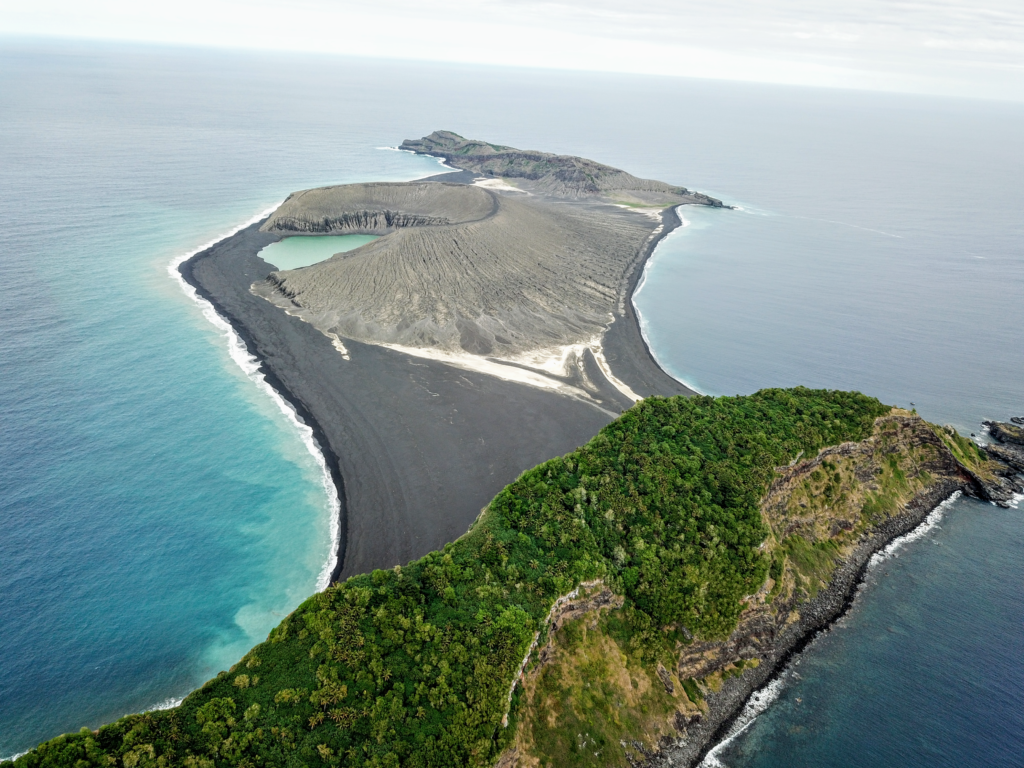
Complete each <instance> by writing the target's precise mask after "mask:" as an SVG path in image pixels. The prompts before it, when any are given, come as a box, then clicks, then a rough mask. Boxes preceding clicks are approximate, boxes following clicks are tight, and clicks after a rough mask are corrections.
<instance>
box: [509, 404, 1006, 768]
mask: <svg viewBox="0 0 1024 768" xmlns="http://www.w3.org/2000/svg"><path fill="white" fill-rule="evenodd" d="M1000 471H1001V469H1000V466H999V465H997V464H995V463H994V462H991V461H988V460H987V459H986V457H985V455H984V454H983V453H982V452H980V451H978V450H977V449H976V448H974V447H973V444H970V443H968V442H967V441H965V440H964V439H963V438H960V437H959V436H958V435H956V434H955V433H953V434H950V433H949V432H946V431H945V430H942V429H938V428H936V427H934V426H933V425H930V424H928V423H927V422H925V421H923V420H922V419H920V418H919V417H917V416H916V415H915V414H911V413H907V412H905V411H899V410H894V411H893V412H892V413H891V414H889V415H888V416H884V417H882V418H879V419H878V420H877V421H876V423H875V428H874V433H873V434H872V435H871V437H869V438H868V439H866V440H863V441H861V442H856V443H844V444H842V445H838V446H834V447H830V448H826V449H824V450H822V451H821V452H820V453H819V454H818V455H817V456H814V457H809V458H803V459H802V460H797V461H795V462H794V463H793V464H792V465H790V466H786V467H780V468H778V469H777V471H776V477H775V479H774V481H773V482H772V484H771V486H770V488H769V490H768V493H767V494H766V495H765V497H764V499H763V500H762V504H761V511H762V515H763V518H764V520H765V522H766V524H767V525H768V527H769V529H770V531H771V533H770V536H769V538H768V540H767V541H766V542H765V544H764V549H766V550H767V551H768V552H770V553H771V556H772V567H771V570H770V572H769V577H768V579H767V580H766V581H765V583H764V584H763V585H762V586H761V588H760V590H758V591H757V592H756V594H753V595H751V596H750V597H748V598H747V600H746V607H745V609H744V611H743V613H742V614H741V616H740V620H739V622H738V624H737V626H736V628H735V629H734V630H733V631H732V632H731V633H730V634H729V636H728V637H725V638H703V637H693V636H692V635H690V633H689V632H687V631H686V630H685V628H682V629H683V630H684V634H685V635H687V636H689V641H688V642H686V643H679V644H677V645H675V647H674V648H672V649H667V650H665V649H663V650H662V651H661V652H660V653H659V652H658V651H657V650H654V651H653V652H652V649H656V645H655V644H653V643H650V642H649V641H645V640H644V639H643V638H638V637H636V636H635V635H634V636H630V634H629V633H627V632H624V630H623V628H624V626H625V624H626V622H625V621H624V618H625V617H624V615H623V610H628V608H627V609H615V608H611V609H608V606H607V605H603V606H599V607H602V608H605V609H606V610H603V611H595V612H593V613H592V614H590V615H587V616H582V615H576V616H574V617H573V619H571V620H569V621H566V622H563V626H562V629H561V630H560V631H559V632H556V633H554V634H553V636H552V638H551V640H550V641H549V643H548V646H546V651H545V654H544V655H543V656H539V657H538V658H537V660H536V663H535V665H534V666H533V667H532V668H531V670H530V671H529V672H528V674H527V677H526V682H525V685H524V692H523V702H524V709H523V715H522V718H521V719H520V722H519V726H518V731H517V734H516V740H515V743H514V745H513V747H512V748H511V749H510V750H509V751H508V752H506V754H505V755H504V756H503V760H502V763H501V765H502V766H503V768H512V766H543V765H549V764H551V765H562V764H566V765H568V764H577V762H578V760H576V759H574V758H575V757H576V756H577V755H579V754H580V753H581V752H582V751H583V750H586V751H588V752H589V754H588V755H587V759H586V761H585V762H584V763H579V764H587V765H607V766H625V765H627V764H630V765H635V764H638V763H644V762H649V763H651V764H658V765H661V764H666V765H667V764H670V763H671V764H672V765H692V764H694V763H695V762H696V761H697V760H698V759H699V757H700V756H701V755H702V754H703V751H704V750H705V749H706V748H707V747H708V746H710V745H711V743H713V739H714V738H715V736H716V734H717V733H718V731H719V729H720V728H721V727H722V726H723V724H725V723H727V721H728V719H729V718H730V717H731V716H732V715H733V714H734V713H735V712H737V711H738V709H739V708H741V707H742V705H743V703H744V701H745V699H746V697H747V696H748V695H749V694H750V693H751V692H752V691H753V690H755V689H756V688H757V687H759V686H761V685H763V684H764V683H765V682H766V681H767V680H768V678H769V677H770V675H771V674H772V672H773V671H774V670H775V669H777V668H778V666H779V665H780V664H782V663H783V662H784V661H785V659H786V658H787V656H788V654H789V653H791V652H792V651H793V650H794V649H795V648H797V647H798V645H799V644H800V643H801V642H802V641H803V640H804V638H806V637H807V636H808V635H809V634H810V633H813V632H814V631H815V630H817V629H819V628H821V627H823V626H826V625H827V624H828V623H829V622H830V621H832V620H833V618H834V617H835V616H837V615H838V614H839V613H840V612H841V611H842V610H843V609H844V608H845V606H846V605H847V601H848V599H849V595H850V594H851V593H852V590H853V589H854V587H855V586H856V583H857V581H858V580H859V576H860V573H861V571H862V569H863V567H864V566H865V564H866V563H867V561H868V559H869V558H870V556H871V555H872V554H873V553H874V552H875V551H877V550H878V549H880V548H882V547H884V546H885V544H886V543H887V542H888V541H890V540H891V539H892V538H894V537H896V536H898V535H900V534H902V533H905V532H906V531H909V530H910V529H912V528H913V527H914V526H916V525H917V524H918V523H919V522H920V521H921V520H923V518H924V517H925V516H926V515H927V514H928V512H930V511H931V510H932V509H933V508H934V506H935V505H936V504H938V503H939V502H941V501H942V500H943V499H944V498H946V497H948V496H949V495H950V494H952V493H953V492H954V491H957V490H963V491H967V492H970V493H975V494H977V495H982V496H985V495H986V493H987V492H988V491H987V490H986V488H985V487H984V486H983V485H982V483H981V482H980V481H979V480H978V477H979V476H993V475H998V473H999V472H1000ZM988 490H991V487H989V489H988ZM560 760H561V761H562V762H560Z"/></svg>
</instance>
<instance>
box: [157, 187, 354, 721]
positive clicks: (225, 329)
mask: <svg viewBox="0 0 1024 768" xmlns="http://www.w3.org/2000/svg"><path fill="white" fill-rule="evenodd" d="M282 202H284V201H283V200H282V201H281V202H278V203H275V204H274V205H272V206H270V207H269V208H267V209H266V210H264V211H262V212H260V213H258V214H256V215H255V216H253V217H252V218H251V219H249V220H247V221H245V222H244V223H242V224H240V225H238V226H237V227H235V228H234V229H232V230H231V231H229V232H226V233H224V234H222V235H219V236H217V237H215V238H214V239H213V240H210V241H209V242H207V243H204V244H203V245H201V246H199V247H198V248H196V249H195V250H192V251H189V252H188V253H185V254H182V255H180V256H175V257H174V258H173V259H172V260H171V263H170V264H168V265H167V272H168V274H169V275H170V276H171V277H172V278H173V279H174V280H176V281H177V283H178V285H179V286H181V289H182V290H183V291H184V292H185V295H186V296H188V297H189V298H190V299H192V300H193V301H194V302H195V303H196V305H197V306H198V307H199V308H200V310H202V313H203V317H205V318H206V319H207V320H208V321H209V322H210V323H211V324H212V325H213V326H214V327H215V328H217V330H219V331H221V332H222V333H223V335H224V338H225V340H226V341H227V346H228V354H229V355H230V356H231V359H232V360H233V361H234V362H235V363H236V364H237V365H238V367H239V368H241V369H242V372H243V373H244V374H245V375H246V377H247V378H248V379H249V380H250V381H252V382H253V383H254V384H256V386H257V387H258V388H259V389H260V390H261V391H262V392H264V393H266V394H267V395H268V396H269V397H270V399H271V400H273V401H274V403H275V404H276V405H277V407H278V408H279V409H280V411H281V413H282V414H284V416H285V418H287V419H288V421H290V422H291V423H292V425H293V426H294V427H295V429H296V430H298V433H299V435H300V437H301V438H302V443H303V445H305V446H306V449H307V450H308V451H309V453H310V455H311V456H312V457H313V459H314V461H316V463H317V466H318V467H319V468H320V473H321V479H322V483H323V488H324V493H325V494H326V495H327V502H328V507H329V515H330V520H329V523H330V537H331V546H330V554H329V555H328V557H327V561H326V562H325V563H324V565H323V567H322V568H321V569H320V574H319V575H318V576H317V580H316V588H317V591H318V592H320V591H323V590H324V589H326V588H327V587H328V586H329V585H330V581H331V574H332V573H334V570H335V568H336V567H337V565H338V544H339V541H340V537H341V502H340V500H339V499H338V490H337V488H336V487H335V485H334V480H333V478H332V477H331V472H330V469H329V468H328V467H327V460H326V459H325V458H324V455H323V452H322V451H321V450H320V447H319V446H318V445H317V442H316V440H315V439H314V437H313V429H312V427H310V426H308V425H307V424H304V423H303V422H302V421H301V420H300V419H299V416H298V414H297V413H296V411H295V409H294V408H293V407H292V405H291V403H289V402H288V401H287V400H285V399H284V398H283V397H282V396H281V394H280V393H279V392H278V391H277V390H276V389H274V388H273V387H272V386H270V384H269V383H268V382H267V380H266V377H265V376H264V375H263V371H262V368H261V364H260V361H259V360H258V359H257V358H256V357H255V356H254V355H253V354H251V353H250V352H249V350H248V348H247V347H246V345H245V342H244V341H243V340H242V337H241V336H239V335H238V334H237V333H236V332H235V329H234V328H233V327H232V326H231V324H230V323H229V322H228V321H227V320H225V319H224V318H223V317H221V315H220V314H219V313H218V312H217V310H216V308H215V307H214V306H213V304H211V303H210V302H209V301H207V300H206V299H204V298H203V297H202V296H200V295H199V293H198V291H196V289H195V288H194V287H193V286H191V285H189V283H188V282H187V281H186V280H185V278H184V277H183V276H182V274H181V265H182V264H184V263H185V262H186V261H188V260H189V259H191V258H192V257H193V256H195V255H196V254H198V253H202V252H203V251H205V250H207V249H208V248H211V247H213V246H214V245H216V244H217V243H219V242H221V241H222V240H226V239H227V238H229V237H231V236H233V235H235V234H237V233H239V232H241V231H242V230H243V229H245V228H246V227H249V226H252V225H253V224H255V223H256V222H258V221H260V220H262V219H265V218H266V217H267V216H269V215H270V214H271V213H273V212H274V211H275V210H277V209H278V208H279V207H280V205H281V203H282ZM173 706H177V705H173ZM163 708H166V707H164V706H163V705H158V706H157V707H155V709H163Z"/></svg>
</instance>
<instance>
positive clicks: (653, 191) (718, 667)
mask: <svg viewBox="0 0 1024 768" xmlns="http://www.w3.org/2000/svg"><path fill="white" fill-rule="evenodd" d="M403 146H404V147H406V148H408V149H410V151H419V152H424V153H429V154H433V155H435V156H439V157H443V158H444V159H445V160H446V161H447V162H448V163H449V164H450V165H453V166H455V167H457V168H460V169H463V170H462V173H460V175H459V177H458V178H457V179H456V181H457V182H458V183H453V181H452V177H451V176H448V177H447V178H446V177H445V176H441V177H440V180H437V181H430V180H427V181H420V182H410V183H408V184H361V185H346V186H342V187H329V188H324V189H320V190H309V191H306V192H301V193H296V194H295V195H292V196H291V197H290V198H289V199H288V200H287V201H286V202H285V203H284V204H283V205H282V206H281V207H280V208H279V209H278V210H277V211H276V212H275V213H274V214H273V215H272V216H270V217H269V218H268V219H267V220H266V221H265V222H262V223H261V224H260V225H257V226H253V227H249V228H247V229H245V230H242V231H241V232H239V233H238V234H237V235H234V236H232V237H231V238H228V239H227V240H225V241H222V242H221V243H218V244H217V245H215V246H214V247H212V248H211V249H209V250H208V251H205V252H203V253H201V254H198V255H197V256H196V257H195V258H194V259H192V260H191V261H190V262H188V263H186V264H185V265H183V268H182V271H183V274H184V275H185V276H186V278H187V279H188V280H189V281H190V282H191V283H192V284H193V285H194V286H196V288H197V290H198V291H199V292H200V293H201V294H202V295H203V296H205V297H207V298H209V299H210V300H211V301H212V302H214V304H215V305H216V307H217V308H218V311H220V312H221V313H223V314H224V315H225V317H227V318H229V319H230V320H231V322H232V323H233V324H234V326H235V327H236V329H237V330H238V331H239V333H240V334H242V335H243V337H244V338H245V340H246V342H247V343H248V344H249V346H250V349H252V351H253V352H254V353H255V354H257V355H258V356H259V357H260V359H261V360H262V361H263V364H264V366H265V372H266V375H267V378H268V380H269V381H270V382H271V383H272V384H273V385H274V386H275V387H278V389H279V390H280V391H282V392H283V393H285V394H286V396H287V397H288V398H289V399H290V400H291V402H293V404H295V406H296V408H297V410H298V411H299V414H300V415H301V416H302V417H303V418H306V419H307V420H308V421H309V422H310V423H311V425H313V426H314V430H315V432H316V435H317V439H318V441H319V442H320V444H321V446H322V447H323V449H324V452H325V455H327V457H328V460H329V464H330V466H331V468H332V471H333V472H334V473H335V477H336V480H337V482H338V484H339V491H340V493H341V495H342V500H343V502H344V508H343V509H344V514H345V515H346V520H347V527H346V528H345V529H344V530H345V533H346V536H345V538H344V540H343V542H342V544H343V547H344V549H343V552H342V554H343V560H342V563H341V568H340V571H341V573H340V578H339V579H337V580H336V582H335V583H334V584H333V585H332V586H331V587H329V588H328V589H326V590H325V591H324V592H322V593H319V594H317V595H314V596H313V597H311V598H309V599H308V600H307V601H306V602H305V603H303V604H302V605H301V606H300V607H299V608H298V609H297V610H296V611H295V612H293V614H292V615H290V616H289V617H288V618H287V619H286V620H285V621H284V622H282V623H281V625H280V626H278V627H277V628H276V629H275V630H274V631H273V632H272V633H271V635H270V638H269V639H268V640H267V642H265V643H262V644H260V645H259V646H257V647H256V648H254V649H253V650H252V651H251V652H250V653H248V654H247V655H246V656H245V658H243V659H242V661H241V662H239V664H238V665H236V666H235V667H233V668H232V669H231V670H229V671H225V672H221V673H220V674H219V675H218V676H217V677H216V678H215V679H213V680H210V681H209V682H208V683H206V684H205V685H204V686H203V687H202V688H201V689H199V690H197V691H195V692H193V693H192V694H190V695H189V696H188V697H187V698H186V699H185V700H184V702H183V703H182V704H181V705H180V706H179V707H177V708H175V709H173V710H165V711H159V712H149V713H144V714H141V715H131V716H129V717H126V718H123V719H122V720H120V721H118V722H116V723H113V724H111V725H108V726H104V727H103V728H100V729H99V730H98V731H95V732H93V731H89V730H87V729H84V730H83V731H82V732H81V733H79V734H72V735H69V736H64V737H60V738H57V739H54V740H52V741H50V742H47V743H46V744H44V745H42V746H40V748H39V749H37V750H34V751H32V752H30V753H28V754H26V755H24V756H22V757H21V758H19V759H18V761H17V767H18V768H37V767H39V768H42V766H48V767H49V766H54V767H56V766H61V767H63V766H68V767H69V768H71V766H74V768H86V766H97V767H99V766H117V767H120V766H123V768H149V766H159V767H161V768H162V767H164V766H167V767H168V768H169V767H171V766H187V767H188V768H222V767H223V768H227V767H228V766H242V765H252V766H320V765H323V766H366V767H367V768H370V767H373V768H383V767H384V766H389V767H397V766H417V767H422V768H427V767H428V766H431V767H434V766H436V767H437V768H450V767H451V766H459V765H471V766H493V765H499V766H501V767H502V768H512V767H513V766H523V768H526V766H531V767H533V766H547V765H553V766H564V765H595V766H626V765H637V764H643V763H647V764H651V765H654V764H668V763H669V762H671V764H673V765H693V764H695V763H696V761H698V760H699V759H700V757H701V756H702V755H703V754H704V753H705V752H706V750H707V749H708V748H709V747H710V745H712V744H713V743H714V741H715V740H716V739H717V738H719V737H720V736H721V735H722V734H723V729H725V728H726V727H727V726H728V724H729V722H730V719H731V718H733V717H734V716H735V715H736V713H737V712H738V711H739V709H740V708H741V707H742V705H743V703H744V701H745V700H746V699H747V697H748V696H749V695H750V693H751V692H752V691H753V690H755V689H757V688H758V687H759V686H761V685H763V684H764V683H765V682H766V681H768V680H769V679H770V678H771V676H772V675H773V674H775V673H776V672H777V670H778V669H779V668H780V666H781V665H782V664H784V663H785V661H786V659H787V658H788V657H789V656H790V655H791V654H792V653H794V652H795V651H797V650H798V649H799V648H800V647H801V646H802V644H803V643H804V642H806V640H807V638H808V637H810V636H811V635H812V634H813V633H814V632H815V631H817V630H818V629H820V628H822V627H824V626H827V625H828V623H829V622H831V621H833V620H834V619H835V617H836V616H838V615H840V614H841V613H842V612H843V610H845V607H846V606H847V605H848V604H849V600H850V599H851V595H852V594H853V591H854V589H855V587H856V584H857V583H858V581H859V579H860V578H861V576H862V574H863V572H864V568H865V567H866V565H867V563H868V561H869V559H870V557H871V556H872V554H873V553H875V552H877V551H878V550H879V549H881V548H883V547H884V546H886V544H888V543H889V542H890V541H892V539H893V538H895V537H897V536H899V535H901V534H903V533H906V532H908V531H910V530H912V529H913V528H914V527H916V526H917V525H918V524H920V523H921V521H922V520H924V519H925V518H926V516H927V515H928V514H929V513H930V512H931V511H932V510H933V509H934V508H935V507H936V505H938V504H940V503H941V502H942V501H943V500H944V499H947V498H949V497H950V495H951V494H954V493H957V492H966V493H972V494H975V495H977V496H980V497H982V498H986V499H990V500H992V501H995V502H998V503H1005V502H1006V500H1007V499H1009V498H1010V497H1011V496H1012V494H1013V493H1016V492H1020V490H1021V486H1020V483H1019V481H1018V480H1017V479H1016V475H1015V473H1016V472H1017V471H1018V470H1020V469H1022V468H1024V449H1022V448H1021V446H1022V445H1024V433H1022V431H1021V429H1020V428H1019V426H1016V425H1014V424H993V425H990V429H991V431H992V434H993V435H994V436H995V437H997V438H998V439H999V440H1001V441H1003V443H1004V445H1003V446H1002V447H1001V448H998V449H993V450H992V451H990V452H986V451H985V450H982V449H981V448H979V447H978V446H977V445H976V444H975V443H973V442H971V441H970V440H966V439H964V438H963V437H961V436H960V435H958V434H957V433H956V431H955V430H954V429H952V428H951V427H937V426H935V425H932V424H929V423H927V422H925V421H924V420H922V419H921V418H920V417H919V416H918V415H917V414H916V413H913V412H908V411H905V410H901V409H898V408H892V407H890V406H886V405H883V404H882V403H880V402H878V401H877V400H875V399H873V398H870V397H867V396H865V395H861V394H859V393H851V392H835V391H824V390H808V389H804V388H796V389H790V390H763V391H761V392H758V393H755V394H753V395H749V396H745V397H732V398H711V397H705V396H699V395H694V393H691V392H689V391H688V390H686V389H685V387H683V386H682V385H680V384H678V382H675V381H674V380H673V379H671V378H670V377H668V376H667V375H666V374H664V373H663V372H662V371H660V369H658V367H657V365H656V364H655V362H654V361H653V359H652V358H651V356H650V353H649V351H648V350H647V348H646V346H645V345H644V343H643V339H642V337H641V334H640V332H639V328H638V326H637V323H636V319H635V316H634V315H633V313H632V312H633V310H632V303H631V300H630V299H631V294H632V291H633V289H634V287H635V285H636V280H637V277H638V273H639V270H640V268H641V267H642V264H643V261H644V259H646V258H647V256H648V255H649V254H650V252H651V249H652V248H653V245H654V243H656V242H657V240H658V238H659V237H661V236H663V235H664V233H665V232H666V231H668V230H670V229H671V228H672V227H673V226H676V225H677V224H678V218H673V217H674V216H675V214H674V207H675V206H678V205H682V204H700V205H712V206H720V205H721V204H720V203H719V202H718V201H716V200H713V199H711V198H708V197H706V196H703V195H698V194H695V193H691V192H689V191H688V190H686V189H684V188H681V187H672V186H670V185H667V184H662V183H661V182H653V181H646V180H641V179H636V178H635V177H632V176H630V175H629V174H625V173H624V172H622V171H618V170H616V169H611V168H608V167H607V166H601V165H599V164H597V163H593V162H592V161H586V160H581V159H579V158H572V157H562V156H554V155H547V154H545V153H539V152H522V151H520V150H515V149H512V148H509V147H502V146H498V145H490V144H485V143H483V142H473V141H467V140H465V139H463V138H462V137H459V136H457V135H455V134H451V133H448V132H437V133H434V134H431V136H428V137H426V138H424V139H421V140H419V141H416V142H406V143H405V144H404V145H403ZM297 232H303V233H306V234H307V235H314V236H315V235H322V234H334V233H349V232H352V233H363V234H381V235H384V236H383V237H381V238H380V239H379V240H377V241H374V242H373V243H370V244H368V245H366V246H363V247H362V248H359V249H357V250H354V251H351V252H349V253H344V254H338V255H336V256H334V257H333V258H331V259H329V260H327V261H325V262H321V263H320V264H317V265H314V266H312V267H306V268H304V269H299V270H292V271H288V272H277V271H275V270H273V269H272V268H271V267H270V265H268V264H266V263H265V262H263V261H262V259H260V258H259V256H258V253H259V251H260V249H261V248H262V247H264V246H265V245H266V244H268V243H270V242H273V241H275V240H276V239H278V238H280V237H282V236H283V235H284V234H285V233H297ZM636 398H641V399H639V401H637V400H636ZM620 412H621V415H619V414H620ZM534 465H535V466H534ZM467 528H468V531H467ZM346 577H347V578H346Z"/></svg>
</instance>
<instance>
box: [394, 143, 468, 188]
mask: <svg viewBox="0 0 1024 768" xmlns="http://www.w3.org/2000/svg"><path fill="white" fill-rule="evenodd" d="M377 149H386V150H388V151H389V152H406V153H408V154H410V155H419V156H420V157H429V158H431V159H433V160H437V162H438V163H439V164H440V165H441V167H442V168H447V169H448V170H449V171H452V172H455V173H458V172H459V171H461V170H462V169H461V168H452V166H450V165H448V163H446V162H445V159H444V158H443V157H438V156H437V155H428V154H425V153H423V152H413V151H412V150H411V149H402V148H401V147H377ZM436 175H437V174H434V173H432V174H429V176H436ZM429 176H421V177H420V178H423V179H426V178H429ZM418 180H419V179H413V181H418Z"/></svg>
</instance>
